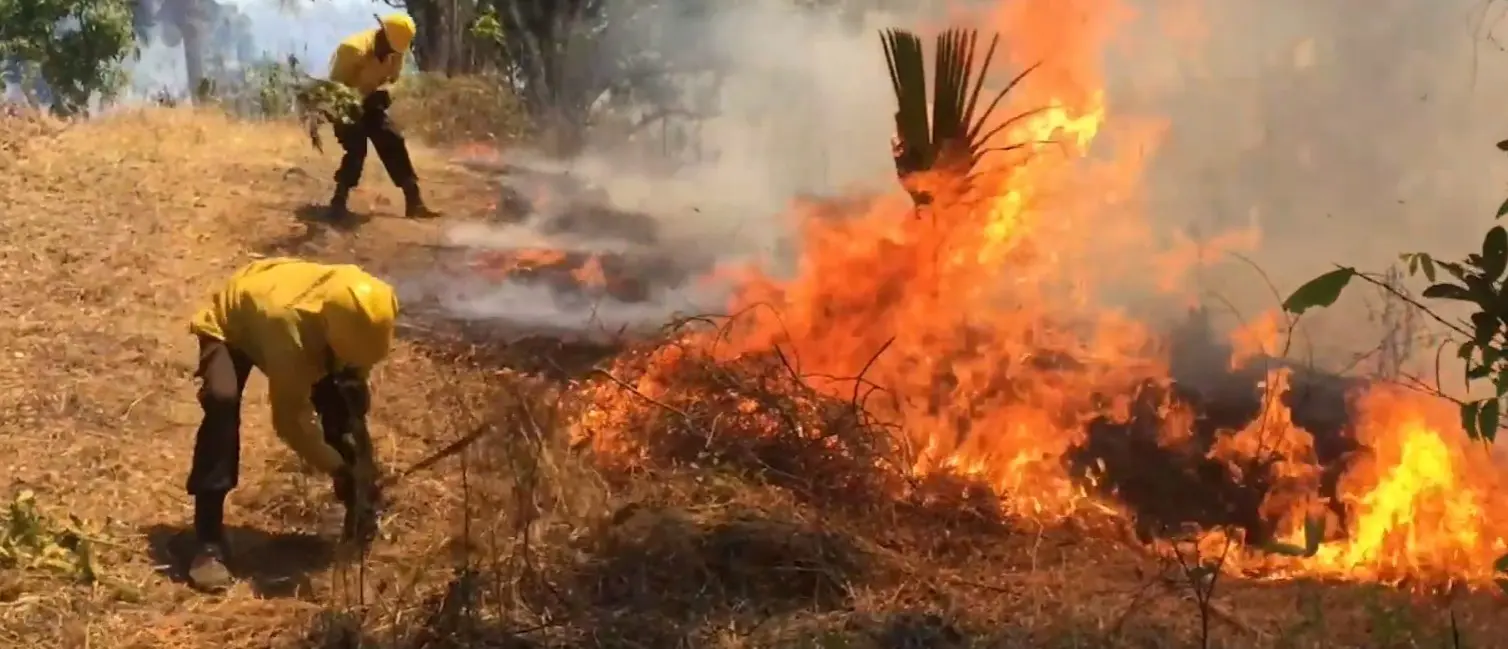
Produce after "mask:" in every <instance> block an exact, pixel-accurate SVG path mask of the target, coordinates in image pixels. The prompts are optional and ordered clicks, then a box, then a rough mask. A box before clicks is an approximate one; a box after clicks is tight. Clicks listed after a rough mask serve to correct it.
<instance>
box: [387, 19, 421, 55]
mask: <svg viewBox="0 0 1508 649" xmlns="http://www.w3.org/2000/svg"><path fill="white" fill-rule="evenodd" d="M379 22H380V23H381V24H382V33H383V34H386V35H387V43H388V45H392V46H393V49H394V50H395V51H398V52H407V51H408V48H409V46H410V45H413V44H414V34H417V33H418V32H419V28H418V27H417V26H416V25H414V19H413V18H411V17H409V15H408V14H397V13H393V14H388V15H386V16H383V17H382V19H381V20H380V21H379Z"/></svg>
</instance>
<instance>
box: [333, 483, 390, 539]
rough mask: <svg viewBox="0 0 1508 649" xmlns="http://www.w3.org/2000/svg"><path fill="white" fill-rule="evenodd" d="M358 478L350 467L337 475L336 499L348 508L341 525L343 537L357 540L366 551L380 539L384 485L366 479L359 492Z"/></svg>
mask: <svg viewBox="0 0 1508 649" xmlns="http://www.w3.org/2000/svg"><path fill="white" fill-rule="evenodd" d="M356 480H357V478H356V477H355V476H354V474H353V473H352V471H351V469H350V467H346V468H343V469H341V470H340V471H338V472H336V474H335V496H336V498H339V499H340V502H341V504H342V505H344V506H345V510H346V511H345V518H344V520H343V521H342V523H341V538H342V539H343V540H345V541H355V542H356V543H357V544H358V545H359V546H361V547H363V548H365V547H367V546H369V545H371V543H372V541H374V540H376V538H377V531H378V530H377V527H378V520H379V518H380V516H381V511H382V504H383V498H382V493H381V485H379V484H378V483H377V482H376V480H373V479H370V478H368V479H366V480H364V482H365V484H364V485H362V488H361V489H360V490H358V489H357V484H356Z"/></svg>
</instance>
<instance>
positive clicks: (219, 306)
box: [188, 258, 398, 591]
mask: <svg viewBox="0 0 1508 649" xmlns="http://www.w3.org/2000/svg"><path fill="white" fill-rule="evenodd" d="M397 316H398V301H397V298H396V297H395V296H394V293H393V289H392V287H391V286H389V285H388V284H386V283H384V282H383V281H382V280H379V279H377V278H375V277H372V276H371V275H369V274H367V273H366V272H365V271H363V270H362V269H360V268H358V267H356V266H352V265H326V264H317V263H313V262H308V261H303V260H299V259H291V258H279V259H264V260H259V261H255V262H252V263H251V264H249V265H247V266H245V267H243V268H241V269H240V270H238V271H236V273H235V274H234V275H232V276H231V278H230V281H229V282H227V283H226V284H225V285H224V286H223V287H222V288H221V289H220V290H219V291H218V292H216V293H215V294H214V296H213V298H212V300H211V302H210V304H209V305H208V306H206V307H204V308H203V309H201V310H200V311H199V312H198V313H197V314H195V315H194V317H193V320H192V321H191V323H190V325H189V329H190V331H192V332H193V333H194V334H195V335H197V336H198V338H199V369H198V371H197V372H196V376H197V377H199V379H200V381H201V387H200V389H199V403H200V404H201V405H202V406H203V408H204V419H203V422H202V423H201V424H200V425H199V432H198V434H197V436H196V438H195V440H194V459H193V467H192V469H191V470H190V473H189V477H188V492H189V494H191V495H192V496H193V497H194V532H195V536H196V540H197V542H198V544H197V547H196V549H195V553H194V556H193V558H192V560H191V561H190V564H189V578H190V581H191V582H192V583H193V585H194V586H196V587H198V588H201V589H203V590H208V591H219V590H223V589H225V588H226V587H228V586H229V585H230V582H231V574H230V572H229V570H228V569H227V568H226V565H225V561H226V551H227V549H226V546H225V535H224V534H225V531H224V516H225V497H226V495H227V494H228V493H229V492H230V491H231V490H232V489H234V488H235V487H236V484H237V481H238V475H239V468H240V467H239V464H240V447H241V433H240V419H241V393H242V391H243V390H244V389H245V387H246V379H247V377H248V376H249V375H250V374H251V370H252V368H253V367H255V368H257V369H259V370H261V372H262V374H264V375H266V377H267V389H268V394H269V397H270V400H271V402H272V426H273V429H274V430H275V431H276V433H277V436H278V437H279V438H280V439H282V441H283V442H284V443H286V444H287V445H288V446H289V447H291V448H292V449H293V450H294V451H295V452H296V453H297V454H298V455H299V456H300V457H301V458H302V459H303V460H304V461H305V462H308V463H309V464H311V465H313V466H314V467H315V468H317V469H319V470H320V471H323V472H324V473H326V474H328V475H330V476H331V477H332V478H333V481H334V486H335V493H336V496H337V497H338V498H339V499H340V500H341V502H342V503H343V504H344V505H345V507H346V511H347V531H348V532H349V531H350V530H351V529H352V526H353V525H354V526H358V527H360V528H361V529H362V530H363V532H362V533H363V534H369V533H370V532H371V531H374V529H373V526H375V524H376V521H375V520H374V519H373V520H365V521H360V522H356V523H353V521H352V516H353V515H354V512H355V511H356V503H355V502H354V499H355V493H356V487H357V486H358V485H355V484H354V480H355V479H356V478H355V477H354V476H355V475H356V473H353V471H352V469H353V467H354V466H356V463H357V462H358V461H360V460H365V461H367V462H368V464H367V466H371V464H370V460H371V458H370V456H366V457H363V458H358V457H357V453H358V452H360V451H358V447H357V445H353V443H352V441H351V438H350V437H349V436H348V433H354V431H352V430H350V426H351V422H352V421H353V419H352V418H353V417H357V418H364V417H365V416H366V409H367V407H368V403H367V402H368V401H369V396H368V395H369V393H368V392H367V389H366V388H367V384H366V381H367V376H368V374H369V372H370V371H371V369H372V368H373V366H375V365H377V364H378V363H379V362H381V361H382V360H383V359H384V358H386V357H387V354H388V351H389V349H390V348H391V347H392V341H393V328H394V321H395V320H396V318H397ZM353 392H354V396H353ZM316 414H318V416H319V420H320V424H321V426H316V424H315V423H314V418H315V417H314V416H315V415H316ZM362 421H364V420H362ZM365 452H366V453H370V449H369V448H368V449H367V450H366V451H365ZM362 486H363V488H366V489H368V491H367V492H366V493H372V492H373V491H375V485H373V484H371V483H370V482H369V483H367V484H366V485H362ZM363 512H364V513H368V514H370V509H363Z"/></svg>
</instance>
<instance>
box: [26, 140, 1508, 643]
mask: <svg viewBox="0 0 1508 649" xmlns="http://www.w3.org/2000/svg"><path fill="white" fill-rule="evenodd" d="M0 145H3V146H0V155H3V156H4V157H0V190H3V192H4V194H3V195H4V196H5V197H6V198H5V203H4V208H3V210H0V222H3V228H4V232H5V236H4V237H3V239H0V276H3V277H4V282H5V284H4V285H5V287H6V289H7V290H5V291H4V292H3V293H0V316H3V318H0V331H3V333H0V340H3V341H4V344H3V350H4V354H3V355H0V412H5V413H11V415H10V416H7V417H3V418H0V458H4V461H5V464H6V466H8V467H10V470H9V471H6V472H0V496H4V497H6V498H7V500H9V499H12V498H14V497H16V496H17V495H18V494H20V493H22V492H23V491H27V492H31V493H33V494H34V496H35V499H36V503H37V505H36V507H37V510H38V511H39V512H40V513H41V514H43V515H45V517H46V518H47V519H49V520H50V521H52V523H48V522H47V521H43V523H44V524H56V525H63V523H62V522H63V521H66V519H67V518H68V517H69V516H76V517H78V519H80V522H79V523H78V524H77V527H78V529H77V530H75V533H74V534H72V535H71V536H70V535H68V534H63V535H59V536H56V537H54V540H57V541H61V542H64V543H65V544H66V545H69V546H70V547H77V546H78V545H79V543H78V542H79V541H80V540H81V539H82V541H83V544H84V545H87V546H88V547H89V548H90V553H91V554H90V556H91V557H92V561H91V562H90V565H88V566H85V565H82V564H81V562H80V561H79V560H78V556H79V553H78V552H77V551H73V550H70V549H68V548H62V547H52V548H50V549H48V550H46V552H45V553H44V554H46V555H47V556H49V557H54V558H56V559H57V561H54V562H51V563H50V564H49V563H48V562H46V561H42V560H39V559H38V557H39V554H38V553H36V552H32V553H29V554H27V553H18V554H20V555H21V556H22V558H23V559H24V560H25V561H26V562H27V563H28V564H29V565H27V566H26V567H23V568H18V569H12V570H8V571H6V572H5V573H0V645H4V646H18V647H23V646H24V647H37V648H39V649H40V648H44V647H59V648H62V647H67V648H75V647H95V648H104V649H117V648H127V647H130V648H138V647H139V648H146V647H285V646H286V647H295V646H351V645H349V644H347V645H339V644H331V643H332V642H336V641H337V640H338V638H337V637H336V636H338V635H339V634H332V633H331V629H332V628H335V629H346V628H348V627H350V626H353V625H354V624H356V622H359V623H360V625H361V626H362V628H363V630H364V631H363V632H364V634H365V635H367V636H368V637H369V638H372V639H374V640H376V641H383V642H391V643H393V644H394V645H395V646H405V647H419V646H446V645H444V644H436V643H437V642H438V641H439V640H440V639H441V638H440V636H442V635H445V636H447V637H455V636H457V634H459V635H466V634H471V635H472V636H474V637H477V638H482V637H485V638H487V639H488V641H489V642H493V643H495V644H485V645H484V644H482V642H481V641H480V640H477V641H476V642H475V643H474V644H472V645H471V646H598V647H670V646H695V647H726V648H729V649H731V648H734V647H797V646H802V647H804V646H820V647H870V646H872V647H955V646H956V647H963V646H995V647H1038V646H1040V647H1121V646H1126V647H1154V646H1156V647H1165V646H1197V639H1198V637H1199V635H1200V631H1199V628H1200V615H1199V608H1198V607H1197V606H1196V605H1195V603H1194V602H1193V601H1192V600H1191V599H1190V598H1189V596H1188V591H1187V587H1186V585H1185V583H1184V581H1183V580H1182V577H1181V576H1180V573H1179V571H1178V569H1177V567H1176V566H1175V565H1173V564H1171V563H1169V561H1168V560H1166V559H1165V558H1164V559H1160V558H1158V557H1155V556H1153V555H1152V554H1151V553H1150V552H1147V551H1143V550H1138V549H1133V548H1131V547H1130V546H1128V545H1127V544H1126V543H1124V542H1122V541H1119V540H1115V539H1114V536H1113V535H1111V534H1106V535H1100V534H1097V533H1089V532H1090V531H1091V530H1090V529H1089V528H1086V527H1084V526H1082V525H1078V524H1065V526H1063V527H1060V528H1054V527H1046V528H1043V527H1041V526H1038V525H1036V524H1030V523H1021V522H1013V521H1009V520H1000V519H999V517H998V515H997V514H995V513H992V512H991V511H990V510H989V508H988V507H985V506H981V502H980V501H969V500H950V501H946V502H933V503H927V504H925V506H923V505H918V504H915V503H889V502H886V501H884V500H883V499H881V498H878V497H875V495H874V494H869V495H868V496H866V497H862V498H860V497H858V496H855V497H854V498H853V499H851V500H849V501H843V502H836V501H832V500H826V499H823V498H821V497H817V496H815V495H813V491H812V490H809V489H803V488H801V487H800V486H799V485H797V484H796V483H791V482H783V481H781V480H777V479H773V478H770V477H769V476H768V475H755V473H754V472H751V471H749V470H747V468H740V467H736V466H734V467H707V466H696V465H694V464H693V465H690V466H685V467H676V468H653V467H650V468H645V467H639V468H637V469H636V470H634V471H629V472H609V471H605V470H604V471H600V472H599V471H597V470H596V469H594V468H593V467H592V466H590V465H588V464H587V463H586V462H584V461H582V459H581V458H578V457H576V456H575V455H574V454H572V453H570V452H569V450H568V449H566V448H565V447H564V446H565V441H564V440H563V439H561V435H559V434H558V433H559V430H558V427H556V426H553V425H552V422H551V421H549V420H548V419H547V413H544V412H543V411H541V410H539V409H538V406H539V404H545V403H549V402H552V401H557V400H558V399H556V398H555V397H554V396H553V395H556V394H557V392H554V390H558V389H560V388H559V386H552V385H549V384H548V382H544V381H541V380H536V379H530V378H528V377H519V376H518V375H517V373H514V372H504V373H500V372H499V370H500V369H503V368H499V367H497V366H496V363H497V362H499V361H498V357H497V356H496V355H494V356H492V357H491V358H492V360H491V361H488V362H482V361H477V360H468V359H466V358H461V357H460V355H459V354H458V352H457V350H456V349H455V348H452V347H445V346H442V345H438V344H436V343H435V341H433V340H429V341H421V340H416V339H409V340H405V341H404V342H403V343H402V344H401V345H400V347H399V349H398V351H397V352H396V355H395V357H394V358H393V360H392V361H391V362H390V363H389V364H388V365H386V366H385V367H384V368H383V369H382V370H381V372H380V374H379V375H378V377H377V379H376V386H375V390H376V392H377V395H378V399H377V405H376V411H375V413H374V415H373V428H374V435H376V437H377V447H378V450H379V452H380V453H381V454H382V456H383V459H384V460H385V461H387V462H389V463H390V464H392V465H394V466H406V465H408V464H410V463H412V462H414V461H416V460H418V459H419V458H422V457H425V456H427V455H428V454H430V453H431V452H433V451H435V450H437V449H439V448H441V447H443V446H445V445H446V444H447V443H449V442H450V441H452V440H453V439H456V438H458V437H461V436H462V435H464V434H465V433H467V432H469V431H470V430H472V429H473V428H475V427H477V426H478V425H480V424H482V423H485V422H487V421H491V422H492V423H494V424H495V425H497V426H498V427H499V428H501V429H502V430H503V432H504V434H500V435H495V436H493V437H490V438H488V441H487V442H486V443H484V444H480V445H478V447H476V448H474V449H472V451H470V452H468V453H467V454H465V464H464V465H463V464H462V463H461V462H458V461H455V460H451V461H448V462H446V463H444V464H442V465H440V466H438V467H436V468H434V469H432V470H430V471H427V472H422V473H418V474H415V475H414V476H412V477H411V478H408V479H406V480H405V481H404V482H403V483H402V484H401V485H400V487H399V488H398V489H397V490H396V493H395V497H396V499H397V501H396V506H395V508H394V510H393V511H392V512H391V517H390V520H389V521H388V527H387V529H388V530H389V534H388V537H387V538H385V539H383V540H382V541H381V542H379V543H378V544H377V546H376V548H375V550H374V551H373V554H372V555H371V556H370V557H368V559H367V561H366V563H365V570H363V571H358V570H355V569H352V568H351V566H352V565H353V564H351V563H350V562H349V561H346V560H345V558H343V557H339V556H337V552H336V549H335V548H334V547H333V546H332V545H331V544H330V542H329V541H328V538H329V534H328V526H329V525H328V518H329V516H328V514H329V513H330V512H331V511H332V510H333V508H334V506H333V505H332V503H331V499H330V497H329V495H328V494H327V491H328V488H327V486H326V485H325V484H324V482H323V481H322V480H320V479H317V478H314V477H311V476H309V475H308V474H307V473H305V472H304V471H303V470H302V469H301V468H300V467H299V466H298V465H297V463H296V462H294V461H293V459H292V457H291V455H290V454H289V453H288V452H287V451H286V450H284V449H282V448H281V447H280V446H279V445H278V443H277V442H276V441H274V438H273V436H272V435H271V433H270V430H269V428H268V422H267V409H266V401H265V391H264V389H263V387H262V385H261V382H260V380H259V379H253V383H252V388H251V390H250V391H249V393H248V395H247V403H246V407H245V417H244V423H243V426H244V433H243V453H242V458H243V460H242V461H243V470H242V479H241V487H240V488H239V489H238V490H237V491H235V492H234V494H233V495H232V509H231V511H230V513H229V517H230V520H229V523H230V524H231V525H232V526H233V527H234V528H235V531H234V533H233V534H234V536H233V538H232V542H233V544H234V547H235V550H236V562H235V568H236V571H237V572H238V573H239V574H240V576H241V577H242V578H243V583H242V584H240V585H238V586H237V588H236V589H235V590H233V591H232V592H231V593H229V594H228V595H226V596H224V597H217V598H212V597H205V596H202V595H199V594H196V593H194V592H193V591H191V590H190V589H189V588H187V587H186V586H184V585H182V584H181V583H179V582H178V581H177V580H176V579H175V576H176V574H177V572H178V567H177V563H178V561H177V560H176V558H175V557H174V554H173V551H174V549H175V548H176V547H177V545H178V543H177V539H180V538H181V534H182V533H183V531H184V526H185V524H186V522H187V520H188V517H189V511H190V508H189V505H190V503H189V499H188V498H187V496H186V495H185V494H184V493H183V488H182V481H183V478H184V476H185V474H186V471H187V468H188V462H189V458H190V455H191V452H192V443H193V430H194V427H195V425H196V424H197V418H198V409H197V406H196V405H195V403H194V396H193V395H194V391H193V381H192V378H191V376H190V374H191V373H192V371H193V369H194V351H195V350H194V347H193V344H194V343H193V340H192V338H191V337H190V336H189V335H188V334H187V332H186V330H185V318H186V317H187V316H188V315H189V314H190V312H191V311H192V309H194V308H195V307H196V306H197V304H198V302H199V300H200V299H201V297H202V296H203V295H204V294H205V293H206V291H208V290H209V289H210V288H212V287H213V286H214V285H215V283H216V282H218V281H219V280H221V279H222V278H223V277H224V276H225V275H226V274H227V273H229V272H230V271H231V270H232V269H234V268H235V267H237V266H239V265H240V264H242V263H244V262H246V261H247V260H249V259H252V258H253V257H255V256H258V255H273V254H298V255H306V256H310V257H314V258H319V259H327V260H356V261H360V262H362V263H365V264H368V265H371V266H372V267H374V268H377V269H379V270H384V269H388V268H394V267H399V266H413V265H422V264H424V263H425V255H426V254H428V253H427V252H426V249H425V247H424V244H426V243H430V242H433V241H435V240H436V239H437V237H438V236H439V234H440V233H441V229H442V228H443V227H444V226H445V224H446V223H447V222H450V221H449V220H445V221H441V222H429V223H417V222H410V221H405V220H403V219H400V218H392V217H395V216H396V214H397V213H398V212H399V210H400V209H401V202H400V200H399V198H398V196H397V192H396V190H394V189H393V188H391V187H390V186H388V185H387V183H386V179H385V177H383V175H382V173H381V172H380V171H379V170H378V169H380V168H379V167H378V166H377V165H376V161H375V159H374V160H372V163H371V166H370V167H369V168H368V171H367V181H366V185H364V187H363V188H362V189H361V190H360V192H359V194H358V196H357V197H356V199H355V200H354V202H353V207H354V209H355V210H357V211H358V212H367V213H369V214H370V215H371V216H372V218H371V219H370V220H369V221H368V222H366V223H364V224H363V225H362V226H361V227H360V228H359V229H358V230H355V231H346V232H342V231H333V230H329V229H327V228H322V227H319V226H314V225H309V224H308V223H305V222H304V221H303V219H306V218H307V217H308V216H309V215H310V214H312V208H311V206H313V205H317V204H318V203H319V202H320V201H322V200H323V199H324V198H325V192H326V191H328V189H329V187H328V185H329V183H328V181H327V178H328V177H329V175H330V173H331V172H332V171H333V168H334V164H335V158H334V155H333V154H331V155H324V156H321V155H318V154H316V153H315V152H314V151H313V150H312V149H310V147H309V146H308V143H307V141H306V140H305V139H304V138H303V135H302V134H301V133H300V132H299V131H298V130H297V129H295V128H293V127H291V126H286V125H278V124H249V123H239V122H234V121H231V120H229V119H227V118H224V117H222V116H218V115H214V114H207V113H196V112H192V111H188V110H153V111H147V112H143V113H131V114H122V115H119V116H116V117H113V118H109V119H102V120H97V121H93V122H88V123H82V124H77V125H73V126H71V127H67V128H62V127H58V126H55V125H50V124H47V123H41V122H36V121H34V120H25V119H21V118H8V121H6V122H4V123H3V124H0ZM419 167H420V170H421V174H422V175H423V176H424V177H425V178H426V180H427V187H428V189H429V192H430V194H431V196H432V202H433V203H434V204H435V205H436V206H438V207H441V208H443V209H446V210H448V211H450V212H452V213H455V214H458V215H461V216H465V215H468V214H478V215H479V214H482V213H483V211H484V210H486V209H488V207H489V206H490V205H492V204H493V197H494V196H495V194H496V190H495V189H494V187H493V185H492V184H491V182H490V180H489V179H488V178H486V177H484V176H479V175H476V174H474V173H472V172H468V171H466V170H464V169H461V168H459V167H456V166H453V165H451V164H449V163H448V162H447V161H446V159H445V157H444V156H443V155H441V154H440V153H439V152H435V151H427V150H420V152H419ZM567 387H569V386H567ZM531 404H534V405H532V406H531ZM776 450H777V451H780V452H786V453H789V452H790V449H789V448H786V449H784V450H783V451H781V449H776ZM832 466H850V467H853V466H858V465H857V464H852V465H841V464H839V465H828V468H831V467H832ZM822 477H824V476H819V475H808V476H805V479H807V480H811V481H817V480H820V479H822ZM982 502H983V505H988V504H989V501H988V499H985V500H984V501H982ZM23 509H24V507H23ZM1094 529H1095V530H1098V528H1094ZM43 545H46V544H45V543H44V544H43ZM0 558H3V555H0ZM88 573H95V578H94V579H93V581H94V583H93V585H86V584H85V583H83V582H85V581H87V580H85V579H82V578H83V577H85V576H87V574H88ZM1218 590H1219V592H1218V594H1217V598H1216V599H1217V601H1216V606H1215V607H1214V608H1213V609H1211V611H1210V615H1212V616H1213V617H1212V619H1213V624H1214V627H1213V630H1212V633H1213V635H1214V636H1215V637H1216V638H1218V639H1219V641H1220V644H1219V646H1228V647H1287V646H1299V647H1320V646H1324V647H1363V646H1365V647H1391V646H1396V647H1415V646H1418V647H1423V646H1445V645H1442V644H1440V643H1441V642H1442V641H1443V640H1444V639H1445V638H1446V637H1447V636H1446V629H1447V625H1448V619H1447V617H1446V616H1445V614H1444V613H1443V610H1442V609H1441V608H1439V607H1437V606H1434V605H1433V604H1432V603H1430V602H1413V603H1411V602H1410V601H1409V600H1408V598H1406V597H1403V596H1401V595H1398V594H1396V593H1394V592H1393V591H1391V590H1388V589H1382V588H1374V587H1368V586H1349V585H1323V584H1310V583H1293V582H1287V583H1262V582H1239V581H1234V580H1222V582H1221V583H1220V586H1219V589H1218ZM1296 602H1297V606H1296V605H1295V603H1296ZM1456 608H1457V613H1456V617H1457V621H1458V622H1459V624H1460V626H1461V627H1462V628H1463V629H1464V632H1465V633H1466V634H1467V635H1468V637H1471V638H1480V639H1481V640H1477V642H1478V643H1481V642H1490V638H1492V637H1493V636H1494V634H1501V633H1502V632H1503V631H1505V630H1508V626H1505V625H1508V621H1505V620H1504V619H1503V618H1502V616H1501V615H1500V613H1499V612H1498V611H1497V604H1496V603H1495V602H1494V601H1493V600H1491V599H1490V598H1487V597H1474V598H1465V599H1464V600H1463V601H1462V602H1458V603H1457V604H1456ZM345 613H349V614H350V615H345ZM353 620H354V621H355V622H353ZM501 638H508V639H509V641H510V642H513V643H514V644H508V645H504V644H501V642H502V641H501V640H500V639H501ZM426 643H429V644H426ZM1477 646H1485V645H1480V644H1479V645H1477Z"/></svg>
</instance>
